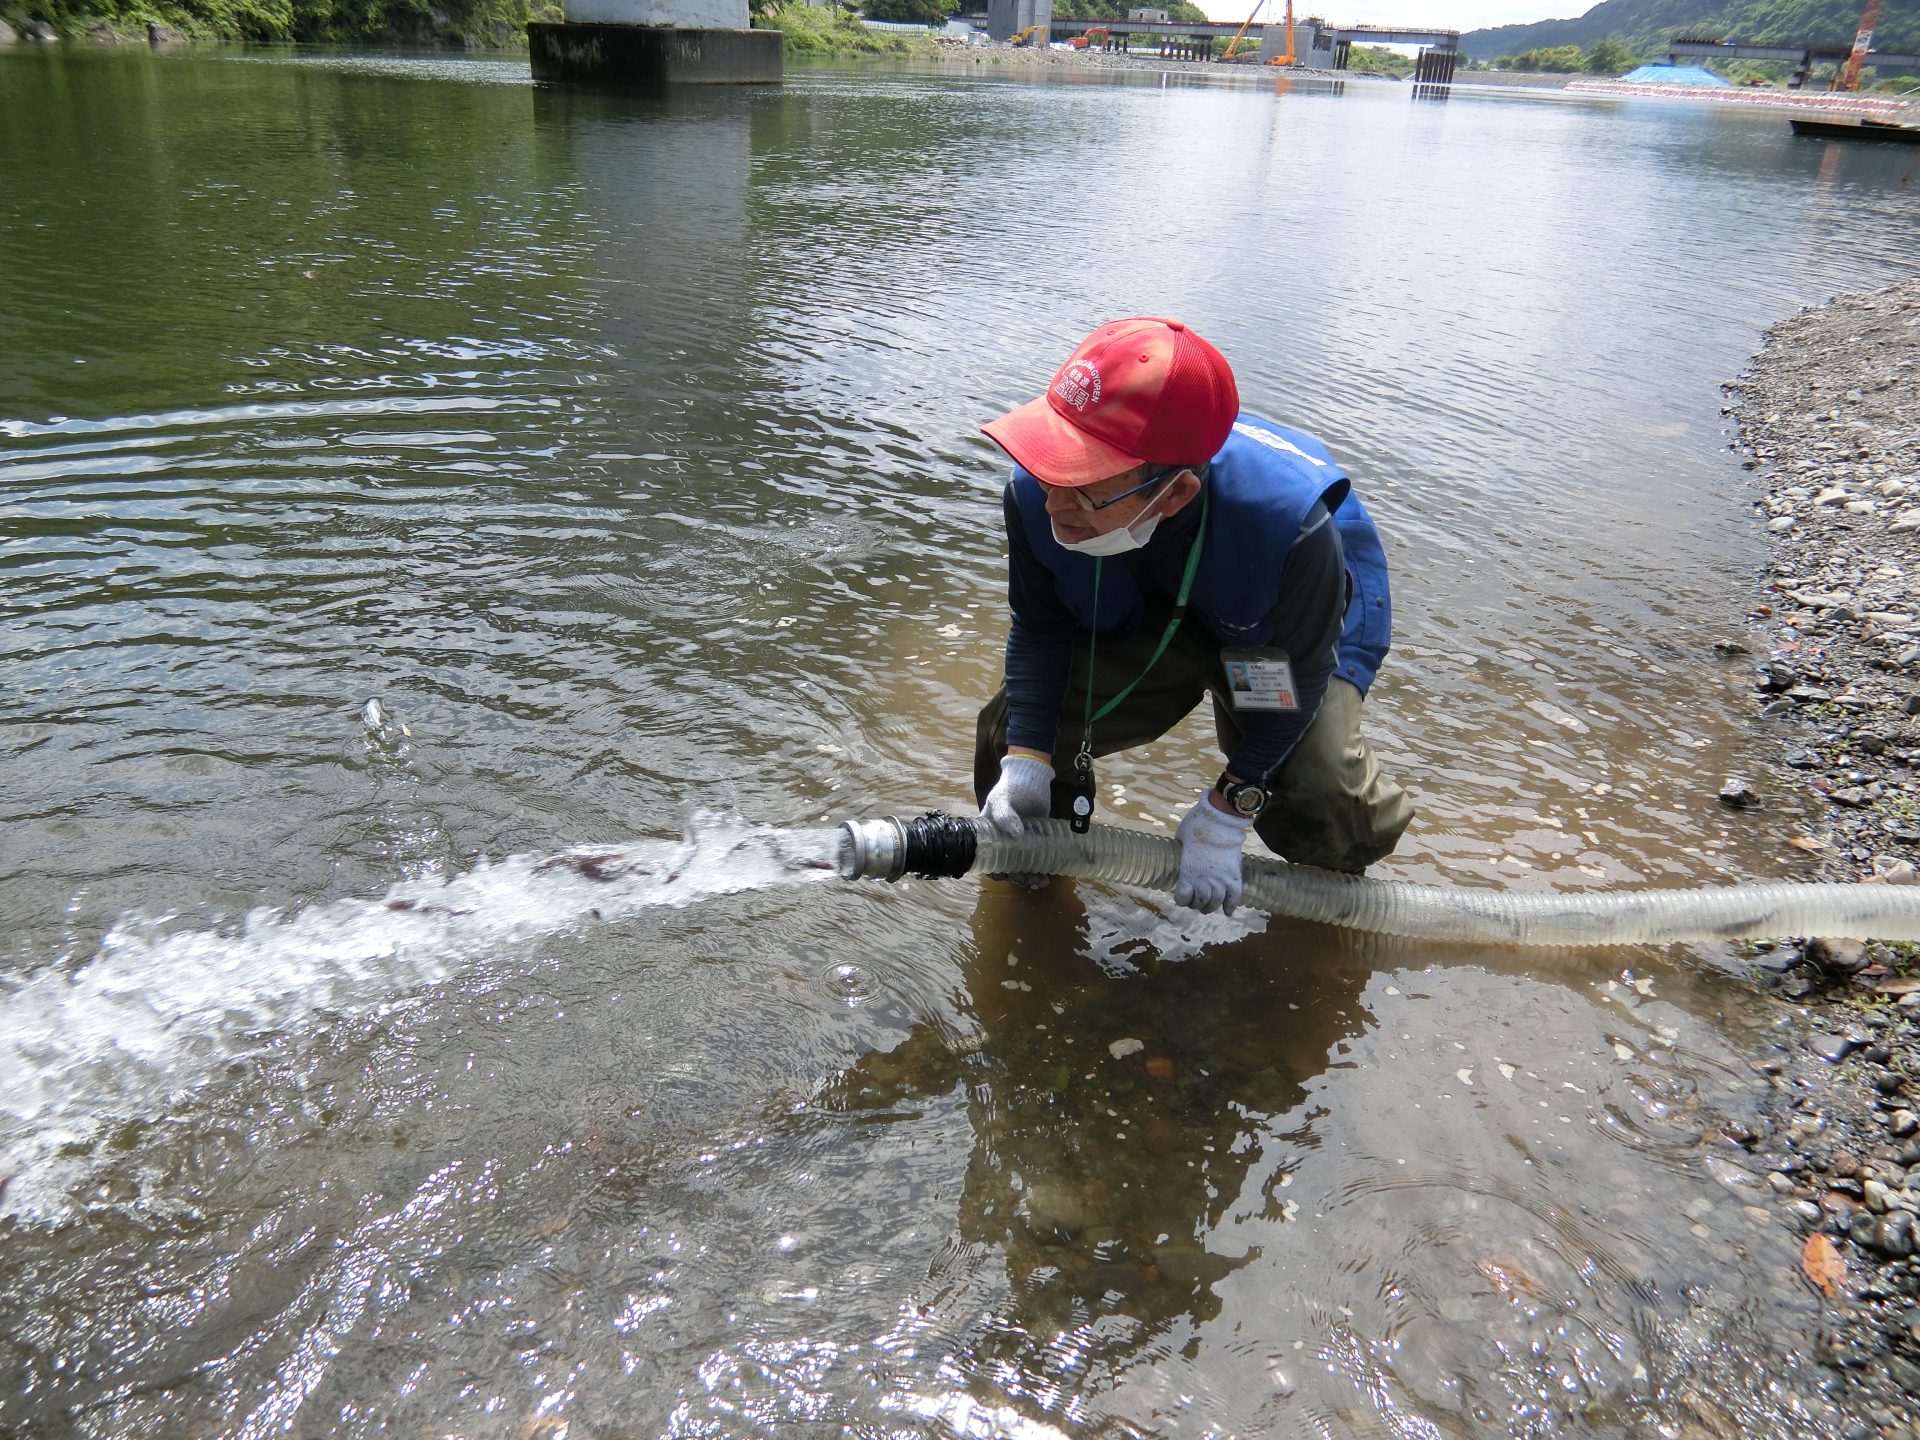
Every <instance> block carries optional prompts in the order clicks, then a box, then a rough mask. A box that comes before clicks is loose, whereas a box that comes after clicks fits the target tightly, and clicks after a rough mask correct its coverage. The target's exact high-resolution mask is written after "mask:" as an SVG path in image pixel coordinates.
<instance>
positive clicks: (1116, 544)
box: [1053, 471, 1180, 555]
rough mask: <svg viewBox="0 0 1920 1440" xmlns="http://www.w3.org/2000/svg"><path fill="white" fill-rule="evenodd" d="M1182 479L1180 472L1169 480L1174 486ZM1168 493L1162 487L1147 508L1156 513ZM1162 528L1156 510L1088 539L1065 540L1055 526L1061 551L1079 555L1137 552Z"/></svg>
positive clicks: (1165, 488) (1054, 533)
mask: <svg viewBox="0 0 1920 1440" xmlns="http://www.w3.org/2000/svg"><path fill="white" fill-rule="evenodd" d="M1179 478H1180V472H1177V471H1176V472H1175V473H1174V474H1172V475H1169V476H1168V477H1167V481H1168V483H1169V484H1171V483H1172V482H1173V481H1175V480H1177V479H1179ZM1166 493H1167V487H1166V486H1165V485H1163V486H1161V487H1160V489H1159V490H1157V491H1155V492H1154V495H1153V498H1152V499H1150V500H1149V501H1147V503H1146V506H1145V508H1146V509H1148V510H1153V507H1154V506H1155V505H1157V504H1159V503H1160V497H1161V496H1162V495H1164V494H1166ZM1159 528H1160V512H1159V511H1157V510H1154V511H1153V513H1152V514H1151V515H1144V516H1140V517H1138V518H1136V519H1135V520H1134V521H1133V522H1132V523H1131V524H1128V525H1122V526H1121V527H1120V528H1119V529H1118V530H1109V531H1107V532H1106V533H1104V534H1101V535H1090V536H1088V537H1087V538H1086V539H1085V540H1062V539H1061V538H1060V527H1059V526H1058V525H1054V526H1053V539H1054V543H1055V544H1056V545H1058V546H1059V547H1060V548H1061V549H1062V550H1071V551H1073V553H1074V554H1076V555H1124V554H1126V553H1127V552H1128V551H1129V550H1138V549H1140V548H1141V547H1142V546H1143V545H1145V544H1146V543H1147V541H1149V540H1151V539H1152V538H1153V532H1154V531H1155V530H1157V529H1159Z"/></svg>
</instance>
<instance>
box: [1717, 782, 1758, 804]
mask: <svg viewBox="0 0 1920 1440" xmlns="http://www.w3.org/2000/svg"><path fill="white" fill-rule="evenodd" d="M1759 799H1760V797H1759V795H1758V794H1757V793H1756V792H1755V791H1754V788H1753V786H1752V785H1751V784H1750V783H1749V782H1747V781H1746V780H1743V779H1742V778H1741V777H1740V776H1738V775H1729V776H1728V777H1727V778H1726V779H1725V780H1724V781H1722V782H1721V785H1720V803H1721V804H1722V805H1727V806H1730V807H1732V808H1733V809H1735V810H1750V809H1752V808H1753V806H1754V805H1755V804H1757V803H1758V802H1759Z"/></svg>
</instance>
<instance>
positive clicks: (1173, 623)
mask: <svg viewBox="0 0 1920 1440" xmlns="http://www.w3.org/2000/svg"><path fill="white" fill-rule="evenodd" d="M1207 498H1208V495H1207V491H1206V490H1204V489H1203V490H1202V491H1201V492H1200V524H1199V527H1198V528H1197V529H1196V530H1195V531H1194V535H1193V544H1192V545H1190V546H1189V547H1187V568H1186V573H1184V574H1183V575H1182V576H1181V577H1180V593H1179V594H1178V595H1176V596H1175V597H1174V601H1173V614H1172V615H1171V616H1170V617H1168V619H1167V628H1166V630H1165V631H1164V632H1162V634H1161V636H1160V643H1159V644H1158V645H1156V646H1155V647H1154V650H1153V655H1152V657H1151V658H1150V659H1149V660H1148V661H1147V663H1146V668H1145V669H1143V670H1141V672H1140V673H1139V674H1138V675H1136V676H1134V677H1133V679H1131V680H1129V681H1128V682H1127V683H1126V685H1125V687H1124V688H1122V689H1121V691H1120V692H1119V693H1118V694H1117V695H1115V696H1114V697H1113V698H1112V699H1111V700H1109V701H1107V703H1106V704H1104V705H1102V706H1101V707H1100V708H1099V709H1098V710H1095V709H1094V708H1093V674H1094V670H1093V662H1094V660H1095V659H1096V658H1097V656H1098V650H1099V644H1100V566H1101V563H1102V557H1100V556H1095V557H1094V561H1093V624H1092V626H1091V627H1089V631H1088V635H1087V710H1086V715H1087V721H1086V728H1085V730H1084V731H1083V732H1082V734H1081V736H1080V750H1079V753H1078V754H1076V755H1075V756H1074V757H1073V771H1074V787H1073V820H1072V824H1073V829H1074V831H1075V833H1077V834H1082V835H1084V834H1085V833H1086V832H1087V827H1088V826H1090V825H1091V824H1092V823H1093V726H1094V722H1095V721H1098V720H1104V719H1106V718H1107V716H1109V715H1111V714H1112V713H1113V712H1114V711H1115V710H1116V709H1118V708H1119V706H1120V704H1121V702H1122V701H1124V700H1125V699H1126V698H1127V696H1129V695H1131V694H1132V693H1133V687H1134V686H1136V685H1138V684H1139V683H1140V682H1141V681H1142V680H1144V679H1146V678H1147V676H1148V674H1149V673H1150V672H1151V671H1152V670H1153V667H1154V666H1155V665H1157V664H1159V663H1160V657H1161V656H1162V655H1164V654H1166V653H1167V646H1169V645H1171V644H1172V643H1173V637H1174V634H1175V632H1176V631H1178V630H1179V628H1180V622H1181V621H1182V620H1184V619H1186V618H1187V597H1188V596H1189V595H1191V594H1192V593H1193V577H1194V576H1195V575H1197V574H1198V573H1199V571H1200V549H1201V546H1202V545H1203V544H1204V543H1205V541H1206V538H1207Z"/></svg>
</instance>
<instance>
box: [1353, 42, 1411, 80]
mask: <svg viewBox="0 0 1920 1440" xmlns="http://www.w3.org/2000/svg"><path fill="white" fill-rule="evenodd" d="M1347 68H1348V69H1349V70H1377V71H1379V72H1380V73H1381V74H1382V75H1411V74H1412V73H1413V57H1412V56H1411V55H1402V54H1401V53H1400V52H1399V51H1398V50H1389V49H1387V47H1386V46H1384V45H1356V46H1354V47H1353V49H1352V50H1350V51H1349V52H1348V53H1347Z"/></svg>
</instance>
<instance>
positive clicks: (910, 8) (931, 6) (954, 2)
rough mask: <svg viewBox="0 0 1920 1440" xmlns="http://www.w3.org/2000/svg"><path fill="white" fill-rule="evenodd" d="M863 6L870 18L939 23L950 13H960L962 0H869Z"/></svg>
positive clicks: (917, 23) (919, 23) (906, 22)
mask: <svg viewBox="0 0 1920 1440" xmlns="http://www.w3.org/2000/svg"><path fill="white" fill-rule="evenodd" d="M862 8H863V9H864V10H865V12H866V16H867V18H868V19H869V20H897V21H900V22H902V23H904V24H915V25H938V24H940V23H941V22H942V21H944V20H945V19H946V18H947V17H948V16H949V15H957V14H959V13H960V0H867V3H866V4H865V5H864V6H863V7H862Z"/></svg>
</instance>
